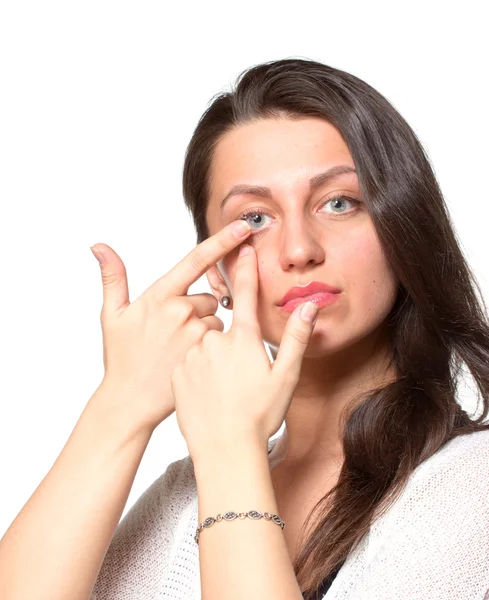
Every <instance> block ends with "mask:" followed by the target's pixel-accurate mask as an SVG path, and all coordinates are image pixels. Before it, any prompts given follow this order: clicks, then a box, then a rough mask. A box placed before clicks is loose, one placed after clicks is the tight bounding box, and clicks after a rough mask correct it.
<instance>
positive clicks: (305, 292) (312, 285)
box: [278, 281, 341, 306]
mask: <svg viewBox="0 0 489 600" xmlns="http://www.w3.org/2000/svg"><path fill="white" fill-rule="evenodd" d="M320 292H327V293H328V294H339V293H340V292H341V290H339V289H338V288H336V287H334V286H332V285H329V284H328V283H323V282H322V281H311V282H309V283H308V284H306V285H296V286H294V287H293V288H290V290H289V291H288V292H287V293H286V294H285V296H284V297H283V298H282V300H280V302H279V304H278V305H279V306H283V305H284V304H286V303H287V302H290V301H291V300H295V299H296V298H304V296H310V295H311V294H319V293H320Z"/></svg>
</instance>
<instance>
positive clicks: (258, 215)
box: [237, 195, 361, 231]
mask: <svg viewBox="0 0 489 600" xmlns="http://www.w3.org/2000/svg"><path fill="white" fill-rule="evenodd" d="M345 201H346V202H350V203H351V204H353V205H354V206H355V210H353V211H351V210H350V211H348V212H346V211H345V209H343V210H341V211H340V212H332V213H329V214H332V215H334V217H335V218H336V217H340V218H341V217H343V215H345V216H347V215H351V214H352V213H353V212H355V211H356V209H357V207H358V205H359V204H361V202H360V201H359V200H356V199H355V198H350V197H348V196H342V195H337V196H333V197H332V198H328V200H327V201H326V202H325V203H324V204H323V205H322V206H321V208H322V207H324V206H326V205H327V204H329V203H330V202H331V203H334V206H335V207H336V208H338V203H340V202H345ZM251 217H253V219H251ZM263 217H270V215H269V214H268V213H266V212H265V211H263V210H261V209H254V208H251V209H249V210H247V211H246V212H244V213H243V214H241V215H240V216H239V217H237V218H238V219H243V221H247V222H248V223H249V225H250V227H251V230H252V231H261V229H263V227H261V228H260V227H259V228H258V229H255V228H254V227H253V226H254V225H257V226H260V225H262V224H263ZM270 218H271V217H270Z"/></svg>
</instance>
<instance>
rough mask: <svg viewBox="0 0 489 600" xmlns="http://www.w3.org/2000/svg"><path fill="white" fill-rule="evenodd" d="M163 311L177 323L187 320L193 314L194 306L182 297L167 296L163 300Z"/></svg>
mask: <svg viewBox="0 0 489 600" xmlns="http://www.w3.org/2000/svg"><path fill="white" fill-rule="evenodd" d="M164 306H165V313H166V314H167V315H168V316H169V317H170V318H171V319H172V320H175V321H176V322H177V323H185V322H187V321H188V320H189V319H190V318H191V317H192V315H193V314H194V307H193V305H192V304H191V303H190V302H186V301H185V299H184V298H176V297H172V298H167V299H166V300H165V302H164Z"/></svg>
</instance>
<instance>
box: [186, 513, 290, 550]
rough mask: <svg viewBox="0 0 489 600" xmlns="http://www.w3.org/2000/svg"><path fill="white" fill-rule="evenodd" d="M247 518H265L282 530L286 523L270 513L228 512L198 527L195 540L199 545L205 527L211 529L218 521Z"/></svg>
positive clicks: (208, 518)
mask: <svg viewBox="0 0 489 600" xmlns="http://www.w3.org/2000/svg"><path fill="white" fill-rule="evenodd" d="M246 517H249V518H250V519H261V518H262V517H263V518H265V519H266V520H267V521H273V522H274V523H277V525H280V527H281V528H282V529H283V528H284V527H285V523H284V522H283V521H282V519H281V518H280V517H279V516H278V515H274V514H272V513H269V512H264V513H261V512H258V511H257V510H250V511H249V512H242V513H235V512H227V513H225V514H224V515H221V514H218V515H217V517H216V518H214V517H207V519H206V520H205V521H204V522H203V523H201V524H200V525H199V526H198V527H197V530H196V532H195V536H194V540H195V541H196V543H197V544H198V543H199V536H200V532H201V531H202V530H203V529H204V527H210V526H211V525H214V523H215V522H216V521H217V522H219V521H222V520H223V519H225V520H226V521H234V519H236V518H239V519H245V518H246Z"/></svg>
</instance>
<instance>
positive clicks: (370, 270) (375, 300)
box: [338, 232, 398, 321]
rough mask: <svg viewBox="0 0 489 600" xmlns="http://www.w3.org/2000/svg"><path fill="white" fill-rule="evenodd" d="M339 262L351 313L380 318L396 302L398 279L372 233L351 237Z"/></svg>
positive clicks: (363, 316) (359, 316)
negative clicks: (342, 268) (341, 266)
mask: <svg viewBox="0 0 489 600" xmlns="http://www.w3.org/2000/svg"><path fill="white" fill-rule="evenodd" d="M338 260H340V258H339V257H338ZM338 264H339V263H338ZM341 264H342V265H343V266H344V270H342V272H343V275H344V276H345V287H346V289H347V295H348V299H349V302H348V303H349V306H350V308H351V309H352V313H351V314H352V316H353V315H354V316H355V318H359V319H367V320H371V319H374V320H380V321H382V320H383V319H384V318H385V317H386V316H387V315H388V314H389V312H390V310H391V308H392V306H393V304H394V302H395V298H396V294H397V286H398V282H397V279H396V277H395V275H394V273H393V271H392V269H391V267H390V265H389V263H388V262H387V260H386V258H385V255H384V253H383V250H382V248H381V246H380V243H379V241H378V239H377V237H376V236H375V234H374V233H373V232H371V233H370V234H369V235H364V236H362V237H358V238H354V239H350V240H349V243H348V246H347V247H344V248H343V259H342V263H341Z"/></svg>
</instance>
